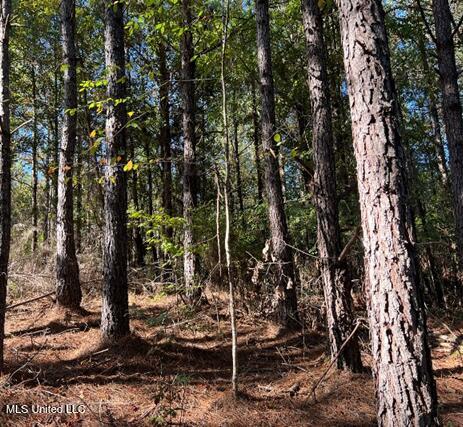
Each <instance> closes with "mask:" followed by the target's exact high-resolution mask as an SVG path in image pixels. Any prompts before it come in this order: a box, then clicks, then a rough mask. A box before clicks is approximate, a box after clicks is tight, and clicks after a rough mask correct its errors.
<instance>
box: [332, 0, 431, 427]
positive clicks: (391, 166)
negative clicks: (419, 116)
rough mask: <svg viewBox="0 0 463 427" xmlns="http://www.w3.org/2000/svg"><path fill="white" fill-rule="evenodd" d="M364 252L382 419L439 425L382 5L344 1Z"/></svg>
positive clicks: (384, 421)
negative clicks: (409, 224)
mask: <svg viewBox="0 0 463 427" xmlns="http://www.w3.org/2000/svg"><path fill="white" fill-rule="evenodd" d="M337 3H338V8H339V13H340V22H341V37H342V44H343V50H344V67H345V70H346V77H347V83H348V93H349V101H350V109H351V117H352V138H353V144H354V151H355V157H356V163H357V181H358V189H359V200H360V209H361V220H362V229H363V243H364V247H365V268H366V272H365V276H366V278H365V280H366V288H367V294H368V311H369V319H370V334H371V349H372V357H373V373H374V376H375V382H376V398H377V417H378V424H379V425H381V426H390V427H392V426H433V425H437V424H438V419H437V398H436V389H435V383H434V378H433V372H432V365H431V355H430V350H429V345H428V339H427V327H426V317H425V312H424V308H423V301H422V299H421V292H422V291H421V289H420V284H419V281H418V271H417V266H416V263H415V253H414V245H413V242H412V236H411V235H410V234H409V233H410V232H409V229H408V224H407V223H408V220H407V206H406V205H407V199H408V195H407V189H406V176H405V156H404V149H403V146H402V141H401V137H400V133H399V112H398V106H397V99H396V93H395V88H394V82H393V78H392V73H391V67H390V60H389V48H388V39H387V35H386V29H385V23H384V18H385V14H384V10H383V7H382V3H381V1H380V0H366V1H365V0H363V1H360V0H338V2H337Z"/></svg>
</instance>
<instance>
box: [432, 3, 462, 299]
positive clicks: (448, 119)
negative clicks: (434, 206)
mask: <svg viewBox="0 0 463 427" xmlns="http://www.w3.org/2000/svg"><path fill="white" fill-rule="evenodd" d="M432 10H433V15H434V23H435V27H436V47H437V63H438V66H439V78H440V84H441V91H442V113H443V119H444V125H445V134H446V136H447V141H448V148H449V154H450V172H451V185H452V191H453V205H454V212H455V222H456V224H455V225H456V233H455V234H456V243H457V257H458V270H459V271H458V272H459V276H460V277H459V280H460V295H461V296H462V297H463V285H462V281H463V116H462V114H463V111H462V106H461V101H460V92H459V88H458V71H457V66H456V61H455V45H454V42H453V37H452V27H451V23H452V15H451V12H450V7H449V3H448V0H433V1H432Z"/></svg>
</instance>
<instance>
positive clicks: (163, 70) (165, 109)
mask: <svg viewBox="0 0 463 427" xmlns="http://www.w3.org/2000/svg"><path fill="white" fill-rule="evenodd" d="M159 71H160V89H159V98H160V100H159V103H160V110H161V120H162V123H161V135H160V136H161V158H162V184H163V186H162V207H163V208H164V211H165V212H166V213H167V214H168V215H171V216H172V213H173V212H172V161H171V157H172V154H171V149H170V144H171V137H170V105H169V90H170V76H169V70H168V69H167V58H166V47H165V45H164V43H160V44H159ZM165 231H166V234H167V236H168V237H172V232H173V230H172V227H167V229H166V230H165Z"/></svg>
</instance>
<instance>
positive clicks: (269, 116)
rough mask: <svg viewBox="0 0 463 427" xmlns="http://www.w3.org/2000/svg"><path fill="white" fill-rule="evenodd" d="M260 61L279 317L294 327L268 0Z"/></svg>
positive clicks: (261, 1) (260, 11) (259, 3)
mask: <svg viewBox="0 0 463 427" xmlns="http://www.w3.org/2000/svg"><path fill="white" fill-rule="evenodd" d="M256 23H257V62H258V65H259V76H260V89H261V96H262V115H261V128H262V148H263V155H264V164H265V178H264V181H265V186H266V195H267V200H268V209H269V211H268V215H269V224H270V233H271V241H272V257H273V261H274V263H275V267H276V272H275V273H276V277H275V279H276V283H275V294H274V306H275V317H276V320H277V321H278V323H280V324H281V325H282V326H284V327H287V328H290V329H293V328H297V327H298V325H299V319H298V313H297V297H296V274H295V271H294V264H293V254H292V251H291V248H290V247H289V246H288V243H289V232H288V226H287V223H286V214H285V206H284V202H283V191H282V185H281V179H280V167H279V162H278V147H277V145H276V144H275V140H274V137H275V132H276V128H275V94H274V88H273V75H272V60H271V51H270V22H269V5H268V0H256Z"/></svg>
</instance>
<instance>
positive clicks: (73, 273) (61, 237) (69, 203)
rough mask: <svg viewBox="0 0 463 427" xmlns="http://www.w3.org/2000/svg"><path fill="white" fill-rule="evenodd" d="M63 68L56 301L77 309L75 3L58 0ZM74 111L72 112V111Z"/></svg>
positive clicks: (79, 300)
mask: <svg viewBox="0 0 463 427" xmlns="http://www.w3.org/2000/svg"><path fill="white" fill-rule="evenodd" d="M61 34H62V39H63V64H65V67H64V119H63V131H62V132H63V133H62V138H61V145H60V150H59V167H58V211H57V217H56V302H57V303H58V304H59V305H61V306H64V307H70V308H78V307H79V306H80V302H81V299H82V291H81V289H80V282H79V266H78V264H77V257H76V247H75V241H74V206H73V202H74V201H73V184H74V183H73V174H74V171H73V168H74V152H75V146H76V138H77V111H76V109H77V69H76V68H77V58H76V48H75V2H74V0H62V2H61ZM72 110H74V111H72Z"/></svg>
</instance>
